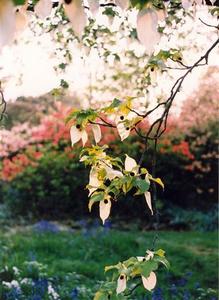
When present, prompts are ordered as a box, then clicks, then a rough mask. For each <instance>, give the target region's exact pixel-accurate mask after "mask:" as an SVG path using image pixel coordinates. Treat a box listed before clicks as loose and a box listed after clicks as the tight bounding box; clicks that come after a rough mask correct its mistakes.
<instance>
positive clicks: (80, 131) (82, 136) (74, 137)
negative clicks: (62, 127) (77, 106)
mask: <svg viewBox="0 0 219 300" xmlns="http://www.w3.org/2000/svg"><path fill="white" fill-rule="evenodd" d="M91 129H92V131H93V135H94V139H95V142H96V143H99V141H100V139H101V130H100V126H99V125H96V124H92V125H91ZM70 136H71V144H72V146H74V144H75V143H77V142H79V141H80V140H82V144H83V146H84V145H85V144H86V143H87V140H88V135H87V132H86V130H85V129H84V128H83V127H82V126H81V125H79V124H77V125H73V126H71V129H70Z"/></svg>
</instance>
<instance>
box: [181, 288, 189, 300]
mask: <svg viewBox="0 0 219 300" xmlns="http://www.w3.org/2000/svg"><path fill="white" fill-rule="evenodd" d="M190 299H191V294H190V292H189V291H187V290H186V291H185V292H184V294H183V299H182V300H190Z"/></svg>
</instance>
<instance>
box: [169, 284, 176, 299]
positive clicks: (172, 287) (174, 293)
mask: <svg viewBox="0 0 219 300" xmlns="http://www.w3.org/2000/svg"><path fill="white" fill-rule="evenodd" d="M170 293H171V295H172V296H175V295H177V293H178V289H177V287H176V285H175V284H174V283H173V284H172V285H171V287H170Z"/></svg>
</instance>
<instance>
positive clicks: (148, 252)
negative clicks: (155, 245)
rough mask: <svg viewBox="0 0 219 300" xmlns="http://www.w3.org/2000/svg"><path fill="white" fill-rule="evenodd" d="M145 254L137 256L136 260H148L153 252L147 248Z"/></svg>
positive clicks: (152, 255)
mask: <svg viewBox="0 0 219 300" xmlns="http://www.w3.org/2000/svg"><path fill="white" fill-rule="evenodd" d="M146 254H147V255H145V256H137V260H138V261H140V262H142V261H148V260H150V259H152V258H153V257H154V252H153V251H150V250H147V251H146Z"/></svg>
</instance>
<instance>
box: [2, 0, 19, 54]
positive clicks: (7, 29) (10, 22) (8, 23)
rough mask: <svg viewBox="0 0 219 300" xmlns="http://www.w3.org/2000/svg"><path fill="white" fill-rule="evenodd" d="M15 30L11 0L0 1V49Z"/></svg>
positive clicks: (8, 40) (11, 37)
mask: <svg viewBox="0 0 219 300" xmlns="http://www.w3.org/2000/svg"><path fill="white" fill-rule="evenodd" d="M14 32H15V14H14V6H13V2H12V1H11V0H1V1H0V49H1V48H2V47H3V46H5V45H6V44H8V43H9V42H10V41H11V40H12V39H13V36H14Z"/></svg>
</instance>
